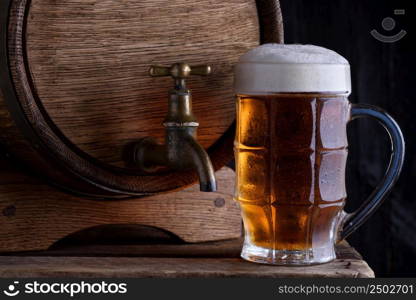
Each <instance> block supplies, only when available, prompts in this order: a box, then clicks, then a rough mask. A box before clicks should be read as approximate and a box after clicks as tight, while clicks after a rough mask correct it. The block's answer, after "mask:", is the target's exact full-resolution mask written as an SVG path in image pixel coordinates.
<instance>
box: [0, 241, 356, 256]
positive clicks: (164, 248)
mask: <svg viewBox="0 0 416 300" xmlns="http://www.w3.org/2000/svg"><path fill="white" fill-rule="evenodd" d="M144 239H146V238H144ZM142 240H143V239H142ZM138 241H139V240H138ZM242 247H243V238H239V239H231V240H226V241H216V242H204V243H196V244H178V243H172V244H161V243H157V242H156V243H152V244H150V243H148V244H137V245H136V244H132V243H129V244H98V243H96V241H94V240H89V241H88V243H87V244H76V243H66V244H64V245H54V246H53V247H52V248H51V249H48V250H44V251H32V252H21V253H17V252H14V253H10V256H55V257H56V256H85V257H94V256H96V257H99V256H101V257H102V256H106V257H139V256H140V257H205V258H208V257H209V258H214V257H218V258H219V257H222V258H225V257H227V258H238V257H240V253H241V249H242ZM335 250H336V254H337V258H338V259H356V260H362V257H361V255H360V254H359V253H358V252H357V251H356V250H355V249H354V248H352V247H351V246H350V245H349V244H348V243H347V242H346V241H343V242H341V243H339V244H338V245H337V246H336V248H335ZM3 255H5V254H3Z"/></svg>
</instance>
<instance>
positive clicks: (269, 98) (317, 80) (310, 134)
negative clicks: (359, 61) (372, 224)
mask: <svg viewBox="0 0 416 300" xmlns="http://www.w3.org/2000/svg"><path fill="white" fill-rule="evenodd" d="M350 82H351V80H350V66H349V64H348V61H347V60H346V59H345V58H343V57H342V56H340V55H339V54H337V53H336V52H334V51H331V50H328V49H325V48H321V47H317V46H312V45H280V44H266V45H262V46H260V47H257V48H255V49H253V50H251V51H249V52H248V53H246V54H245V55H243V56H242V57H241V58H240V60H239V62H238V63H237V65H236V68H235V93H236V97H237V130H236V139H235V146H234V151H235V158H236V175H237V180H236V189H235V200H236V201H238V202H239V205H240V207H241V212H242V218H243V222H244V228H245V241H244V246H243V250H242V253H241V256H242V257H243V258H244V259H246V260H249V261H253V262H259V263H266V264H277V265H310V264H319V263H325V262H328V261H331V260H333V259H334V258H335V250H334V245H335V243H337V242H338V241H341V240H343V239H344V238H345V237H346V236H348V235H349V234H351V233H352V232H353V231H355V230H356V229H357V227H359V226H360V225H361V224H362V223H363V222H364V221H365V220H366V219H367V217H368V216H370V215H371V214H372V213H373V212H374V210H375V209H376V208H377V207H378V206H379V205H380V204H381V202H382V201H383V199H384V198H385V197H386V195H387V193H388V192H389V191H390V190H391V188H392V186H393V184H394V182H395V181H396V179H397V177H398V176H399V173H400V171H401V167H402V164H403V156H404V141H403V136H402V133H401V131H400V128H399V127H398V125H397V123H396V122H395V121H394V120H393V119H392V118H391V117H390V116H389V115H388V114H387V113H385V112H384V111H383V110H382V109H380V108H377V107H374V106H370V105H364V104H351V103H350V102H349V101H348V98H347V97H348V95H349V93H350V91H351V84H350ZM361 117H370V118H372V119H375V120H377V121H378V122H379V123H381V125H383V126H384V128H385V129H386V130H387V132H388V134H389V135H390V138H391V144H392V154H391V160H390V164H389V166H388V168H387V171H386V173H385V176H384V178H383V179H382V181H381V183H380V184H379V185H378V186H377V188H376V189H375V191H374V192H373V193H372V194H371V195H370V196H369V198H368V199H367V200H366V201H365V202H364V204H363V205H362V206H361V207H360V208H359V209H358V210H357V211H355V212H353V213H346V212H344V210H343V208H344V205H345V200H346V198H347V195H346V191H345V165H346V160H347V154H348V150H347V147H348V142H347V134H346V127H347V124H348V122H349V121H351V120H354V119H357V118H361Z"/></svg>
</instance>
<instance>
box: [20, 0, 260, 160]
mask: <svg viewBox="0 0 416 300" xmlns="http://www.w3.org/2000/svg"><path fill="white" fill-rule="evenodd" d="M230 8H232V9H230ZM167 24H168V25H167ZM258 28H259V26H258V21H257V11H256V6H255V1H246V0H244V1H243V0H231V1H227V2H224V1H221V0H210V1H204V0H197V1H194V2H192V5H191V4H190V3H189V1H185V0H179V1H171V0H158V1H154V0H147V1H135V0H127V1H122V2H120V1H109V0H106V1H96V0H93V1H91V0H89V1H85V0H78V1H74V0H72V1H64V2H56V1H54V0H34V1H32V3H31V6H30V10H29V16H28V23H27V40H26V43H27V55H28V62H29V67H30V71H31V74H32V79H33V83H34V85H35V87H36V91H37V94H38V96H39V98H40V99H42V104H43V105H44V107H45V109H46V110H47V111H48V113H49V115H50V116H51V118H52V120H53V121H54V122H55V124H56V125H57V126H58V127H59V128H60V130H61V131H62V132H63V133H64V134H65V135H66V136H67V137H68V138H69V139H70V140H71V141H72V142H73V143H74V144H76V145H77V146H79V147H80V148H81V149H82V150H83V151H85V152H87V153H89V154H91V155H92V156H93V157H96V158H98V159H100V160H102V161H104V162H108V163H115V164H117V165H119V166H123V164H122V161H121V154H122V149H123V147H124V146H125V145H126V143H128V142H132V141H135V140H137V139H140V138H142V137H145V136H154V137H156V138H158V139H159V141H160V142H163V138H164V128H163V126H161V124H162V122H163V119H164V117H165V116H166V113H167V100H168V97H167V93H168V91H169V90H170V89H171V88H172V87H173V81H172V79H171V78H152V77H150V76H149V75H148V69H149V67H150V66H151V65H152V64H162V65H170V64H173V63H176V62H182V61H185V62H188V63H190V64H198V63H206V64H209V65H212V67H213V74H212V76H209V77H204V78H198V77H196V78H193V79H191V80H190V81H189V87H190V89H191V90H192V92H193V96H194V101H193V108H194V111H195V115H196V116H197V117H198V121H199V122H200V124H201V126H200V128H199V132H198V133H199V134H198V136H199V141H200V142H201V144H202V145H203V146H204V147H205V148H208V147H209V146H211V145H212V144H213V143H214V142H215V141H216V140H218V138H220V137H221V135H222V134H223V133H224V132H225V131H226V130H227V129H228V128H229V127H230V125H231V124H232V122H233V120H234V115H235V113H234V110H235V109H234V99H233V91H232V78H233V69H232V68H233V65H234V64H235V63H236V61H237V59H238V57H239V56H240V55H241V54H243V53H244V52H245V51H247V50H248V49H250V48H252V47H254V46H256V45H258V43H259V29H258ZM207 111H209V112H210V113H209V114H207V113H206V112H207ZM109 149H111V151H109Z"/></svg>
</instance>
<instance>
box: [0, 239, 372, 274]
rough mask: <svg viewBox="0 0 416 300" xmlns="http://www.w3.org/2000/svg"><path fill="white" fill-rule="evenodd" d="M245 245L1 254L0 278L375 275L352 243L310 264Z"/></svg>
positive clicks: (93, 248) (76, 248)
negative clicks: (282, 261)
mask: <svg viewBox="0 0 416 300" xmlns="http://www.w3.org/2000/svg"><path fill="white" fill-rule="evenodd" d="M241 246H242V241H241V240H231V241H224V242H215V243H203V244H183V245H129V246H126V245H125V246H105V245H100V246H99V245H90V246H71V247H64V248H61V249H55V250H48V251H43V252H32V253H20V254H19V253H18V254H13V255H10V256H0V277H137V278H149V277H162V278H174V277H175V278H177V277H203V278H209V277H251V278H256V277H257V278H259V277H261V278H278V277H334V278H336V277H353V278H357V277H374V273H373V271H372V270H371V269H370V268H369V266H368V265H367V263H366V262H365V261H363V260H362V258H361V256H360V255H359V254H358V253H357V252H356V251H355V250H354V249H353V248H351V247H350V246H349V245H348V244H347V243H341V244H340V245H338V246H337V257H338V258H337V259H336V260H335V261H333V262H330V263H327V264H323V265H316V266H309V267H282V266H269V265H260V264H254V263H250V262H246V261H244V260H242V259H241V258H239V253H240V251H241ZM61 255H62V256H61ZM151 256H152V257H151Z"/></svg>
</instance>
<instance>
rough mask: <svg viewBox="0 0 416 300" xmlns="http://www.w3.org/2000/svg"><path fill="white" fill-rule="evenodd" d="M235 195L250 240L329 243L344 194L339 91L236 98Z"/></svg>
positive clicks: (279, 244) (284, 245) (291, 245)
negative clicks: (321, 93) (333, 93)
mask: <svg viewBox="0 0 416 300" xmlns="http://www.w3.org/2000/svg"><path fill="white" fill-rule="evenodd" d="M237 101H238V103H237V107H238V126H237V128H238V134H237V138H236V143H235V154H236V160H237V174H238V176H237V178H238V179H237V188H236V190H237V191H236V200H238V201H239V202H240V207H241V209H242V215H243V220H244V223H245V226H246V229H247V231H246V232H247V234H248V236H249V238H250V241H251V242H252V243H253V245H255V246H258V247H263V248H270V249H285V250H294V251H297V250H301V251H305V250H308V249H311V248H312V245H314V247H326V244H327V243H328V242H330V241H331V239H330V237H331V235H332V234H333V230H334V226H335V225H336V224H334V220H335V219H336V217H337V216H338V215H339V214H340V213H341V211H342V208H343V206H344V201H345V198H346V193H345V184H344V181H345V179H344V170H345V163H346V159H347V153H348V152H347V139H346V124H347V120H348V115H349V105H348V101H346V99H345V97H344V96H342V95H319V94H313V93H311V94H306V93H305V94H280V95H269V96H261V95H260V96H245V95H240V96H238V100H237Z"/></svg>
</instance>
